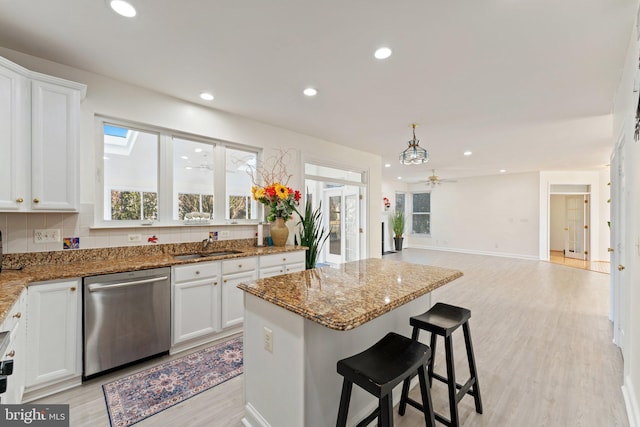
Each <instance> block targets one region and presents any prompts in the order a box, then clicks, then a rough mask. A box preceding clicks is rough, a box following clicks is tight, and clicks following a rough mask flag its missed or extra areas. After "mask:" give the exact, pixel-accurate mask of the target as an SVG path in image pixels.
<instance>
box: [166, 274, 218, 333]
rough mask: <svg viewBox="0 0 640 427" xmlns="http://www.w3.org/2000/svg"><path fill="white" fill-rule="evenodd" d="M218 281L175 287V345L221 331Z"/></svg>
mask: <svg viewBox="0 0 640 427" xmlns="http://www.w3.org/2000/svg"><path fill="white" fill-rule="evenodd" d="M218 281H219V278H218V276H215V277H212V278H208V279H203V280H197V281H193V282H186V283H175V284H174V285H173V337H172V343H173V344H177V343H180V342H182V341H187V340H190V339H192V338H196V337H199V336H202V335H207V334H211V333H214V332H216V331H218V330H219V329H220V310H219V307H220V297H219V289H220V286H218Z"/></svg>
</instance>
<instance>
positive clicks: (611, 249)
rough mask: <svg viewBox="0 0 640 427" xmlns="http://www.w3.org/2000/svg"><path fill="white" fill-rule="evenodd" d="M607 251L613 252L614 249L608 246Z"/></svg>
mask: <svg viewBox="0 0 640 427" xmlns="http://www.w3.org/2000/svg"><path fill="white" fill-rule="evenodd" d="M607 252H615V250H614V249H613V248H608V249H607Z"/></svg>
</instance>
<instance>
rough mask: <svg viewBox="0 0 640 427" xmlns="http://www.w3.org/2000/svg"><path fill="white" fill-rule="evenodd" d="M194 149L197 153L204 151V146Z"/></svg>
mask: <svg viewBox="0 0 640 427" xmlns="http://www.w3.org/2000/svg"><path fill="white" fill-rule="evenodd" d="M193 151H195V152H196V153H202V148H196V149H195V150H193Z"/></svg>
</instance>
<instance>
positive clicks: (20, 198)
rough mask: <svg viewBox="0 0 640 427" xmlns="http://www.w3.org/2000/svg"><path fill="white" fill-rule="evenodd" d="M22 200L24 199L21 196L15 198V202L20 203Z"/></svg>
mask: <svg viewBox="0 0 640 427" xmlns="http://www.w3.org/2000/svg"><path fill="white" fill-rule="evenodd" d="M22 202H24V199H23V198H22V197H18V198H17V199H16V203H22Z"/></svg>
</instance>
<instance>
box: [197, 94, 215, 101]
mask: <svg viewBox="0 0 640 427" xmlns="http://www.w3.org/2000/svg"><path fill="white" fill-rule="evenodd" d="M200 98H202V99H204V100H205V101H213V95H211V94H210V93H209V92H202V93H201V94H200Z"/></svg>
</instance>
